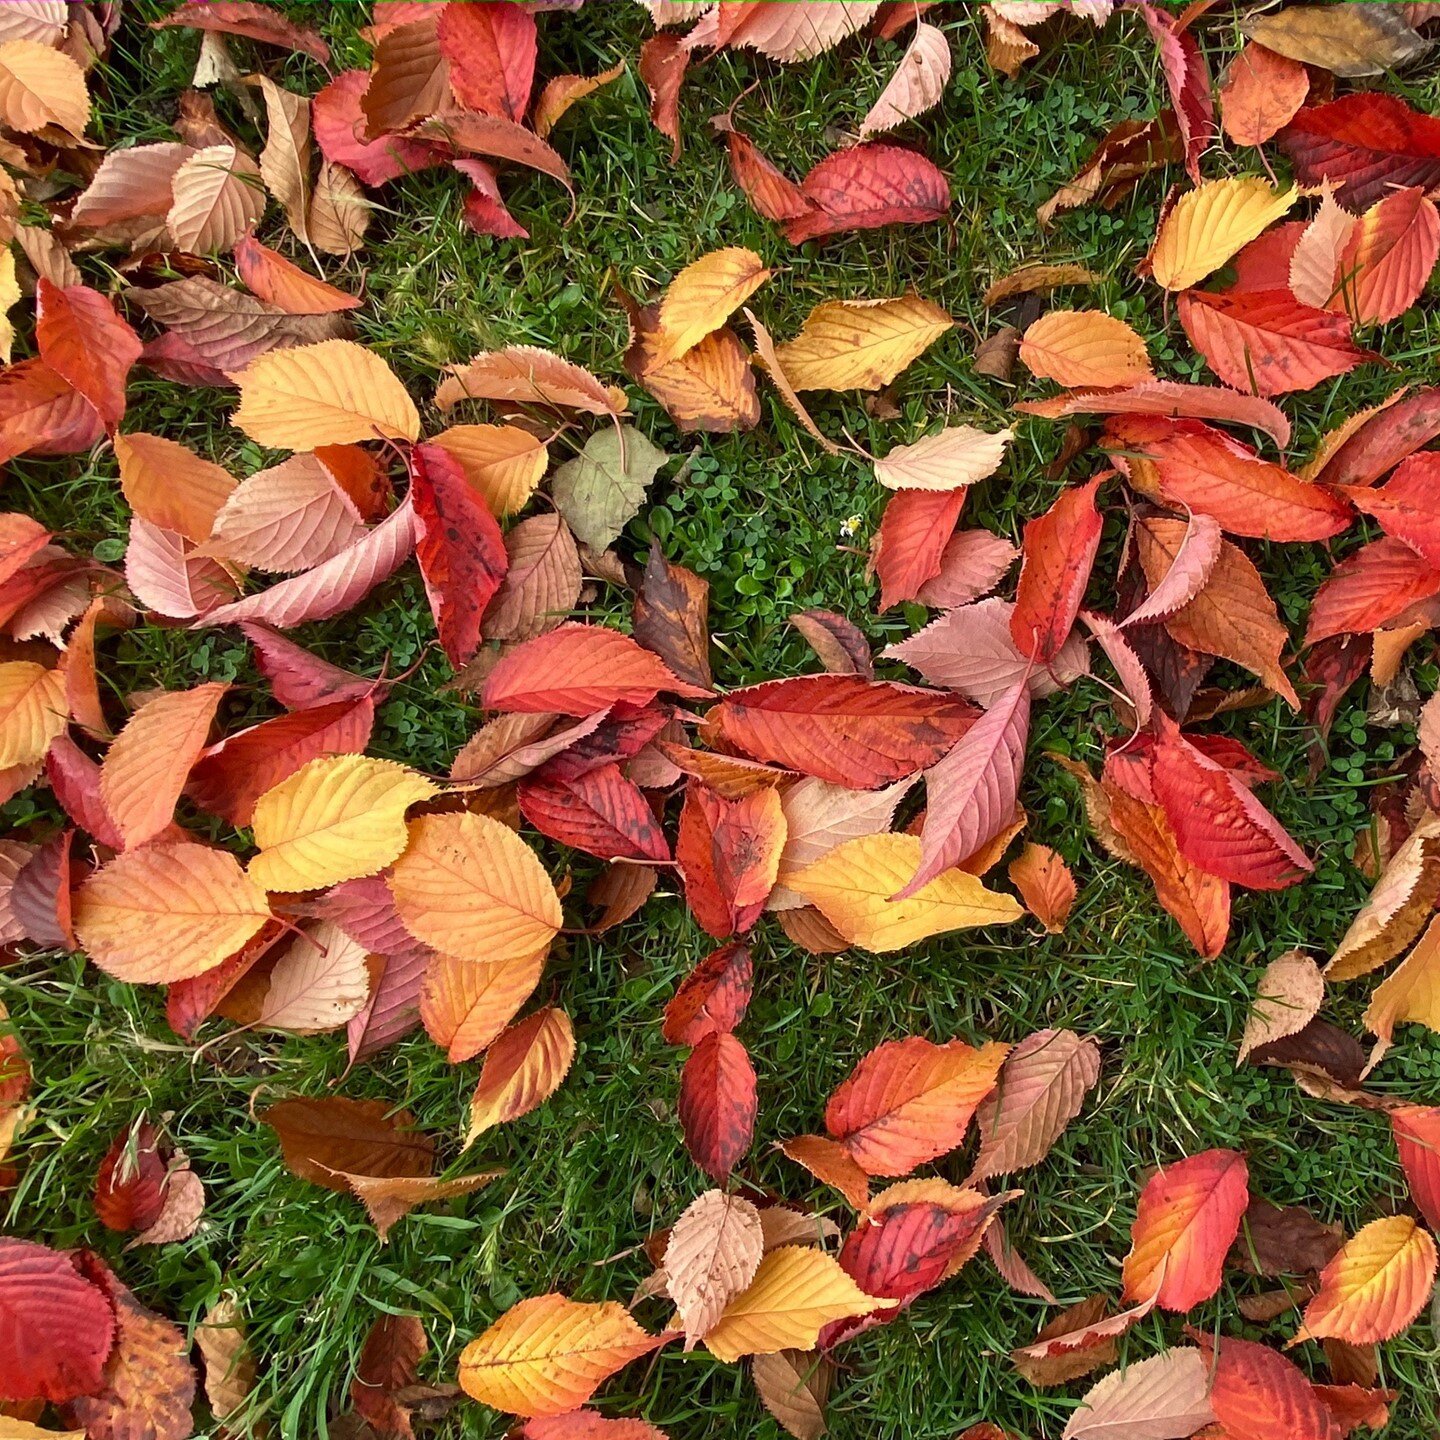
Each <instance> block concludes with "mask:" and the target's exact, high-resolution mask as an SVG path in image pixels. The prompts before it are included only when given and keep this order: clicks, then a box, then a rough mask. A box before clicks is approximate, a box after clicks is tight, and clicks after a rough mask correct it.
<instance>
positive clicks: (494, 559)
mask: <svg viewBox="0 0 1440 1440" xmlns="http://www.w3.org/2000/svg"><path fill="white" fill-rule="evenodd" d="M409 467H410V499H411V502H412V503H413V505H414V506H415V520H416V523H417V526H418V530H419V533H418V535H417V537H416V541H415V556H416V558H417V559H418V560H419V562H420V574H421V575H422V576H423V577H424V580H425V594H426V596H427V597H428V598H429V601H430V612H431V614H433V615H434V617H435V625H436V628H437V629H438V630H439V631H440V644H441V645H442V646H443V647H444V650H445V654H446V655H447V656H448V657H449V659H450V663H451V664H452V665H454V666H455V667H456V668H457V669H458V668H459V667H460V666H461V665H464V664H465V663H466V662H467V661H468V660H470V659H471V657H472V656H473V655H474V654H475V651H476V650H477V649H479V647H480V617H481V616H482V615H484V613H485V607H486V606H487V605H488V604H489V603H490V601H491V599H492V598H493V597H494V595H495V592H496V591H497V590H498V589H499V588H500V582H501V580H503V579H504V578H505V571H506V570H507V569H508V568H509V565H510V556H509V554H508V552H507V551H506V549H505V537H504V536H503V535H502V534H501V533H500V526H499V524H498V523H497V522H496V520H495V517H494V516H493V515H492V514H491V513H490V507H489V506H488V505H486V503H485V501H484V500H483V499H482V498H481V495H480V492H479V491H478V490H477V489H476V488H475V487H474V486H473V485H472V484H471V483H470V482H469V481H468V480H467V479H466V478H465V472H464V471H463V470H462V469H461V468H460V465H459V462H458V461H457V460H456V459H455V457H454V456H453V455H451V454H450V452H449V451H448V450H445V449H443V448H442V447H441V446H439V445H417V446H415V448H414V449H413V450H411V452H410V459H409Z"/></svg>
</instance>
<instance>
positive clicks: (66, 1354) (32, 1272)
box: [0, 1236, 115, 1401]
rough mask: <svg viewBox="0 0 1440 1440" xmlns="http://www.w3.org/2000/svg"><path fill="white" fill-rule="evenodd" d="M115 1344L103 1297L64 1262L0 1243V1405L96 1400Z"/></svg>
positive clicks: (56, 1255)
mask: <svg viewBox="0 0 1440 1440" xmlns="http://www.w3.org/2000/svg"><path fill="white" fill-rule="evenodd" d="M114 1343H115V1312H114V1309H113V1307H112V1306H111V1304H110V1301H109V1299H108V1297H107V1296H106V1295H105V1293H104V1291H102V1290H100V1289H99V1288H98V1287H97V1286H95V1285H92V1284H91V1283H90V1281H89V1280H87V1279H85V1278H84V1277H83V1276H82V1275H81V1274H80V1272H79V1270H78V1269H77V1268H76V1265H75V1262H74V1260H73V1259H72V1258H71V1257H70V1256H69V1255H65V1254H61V1253H60V1252H59V1251H55V1250H50V1249H47V1248H46V1247H45V1246H44V1245H36V1244H33V1243H32V1242H31V1241H29V1240H12V1239H10V1238H9V1237H8V1236H7V1237H0V1398H3V1399H6V1400H53V1401H65V1400H73V1399H75V1398H76V1397H77V1396H79V1395H90V1394H93V1393H94V1392H95V1391H97V1390H99V1389H100V1388H101V1387H102V1386H103V1385H104V1383H105V1361H106V1358H107V1357H108V1356H109V1354H110V1351H111V1348H112V1346H113V1345H114Z"/></svg>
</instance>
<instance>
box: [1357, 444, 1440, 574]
mask: <svg viewBox="0 0 1440 1440" xmlns="http://www.w3.org/2000/svg"><path fill="white" fill-rule="evenodd" d="M1340 493H1341V494H1343V495H1344V496H1345V498H1346V499H1347V500H1348V501H1349V502H1350V503H1351V504H1352V505H1353V506H1354V507H1355V508H1356V509H1357V510H1361V511H1363V512H1364V513H1365V514H1366V515H1370V516H1373V517H1374V518H1375V519H1376V520H1378V521H1379V522H1380V528H1381V529H1382V530H1383V531H1384V532H1385V533H1386V534H1387V535H1390V536H1392V537H1393V538H1394V539H1396V540H1403V541H1404V542H1405V543H1406V544H1407V545H1408V546H1409V547H1410V548H1411V549H1412V550H1414V551H1415V552H1416V554H1418V555H1420V556H1422V557H1423V558H1424V559H1425V560H1426V561H1427V563H1429V564H1430V565H1432V566H1435V567H1440V453H1437V452H1436V451H1433V450H1427V451H1425V452H1423V453H1421V454H1419V455H1412V456H1411V457H1410V458H1409V459H1408V460H1406V461H1404V462H1403V463H1402V464H1401V465H1400V467H1399V468H1398V469H1397V470H1396V471H1395V473H1394V474H1393V475H1392V476H1391V477H1390V479H1389V480H1388V481H1387V482H1386V483H1385V484H1384V485H1383V486H1381V487H1380V488H1379V489H1372V488H1371V487H1369V486H1365V485H1347V486H1345V487H1344V488H1343V489H1342V490H1341V492H1340Z"/></svg>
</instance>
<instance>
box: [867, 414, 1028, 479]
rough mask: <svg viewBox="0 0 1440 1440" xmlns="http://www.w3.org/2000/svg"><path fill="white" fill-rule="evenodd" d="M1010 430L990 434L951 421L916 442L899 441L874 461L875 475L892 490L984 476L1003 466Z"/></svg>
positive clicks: (1011, 437)
mask: <svg viewBox="0 0 1440 1440" xmlns="http://www.w3.org/2000/svg"><path fill="white" fill-rule="evenodd" d="M1014 438H1015V437H1014V435H1013V434H1012V432H1011V431H1009V430H999V431H996V432H995V433H994V434H991V433H989V432H987V431H984V430H977V429H975V428H974V427H973V426H970V425H949V426H947V427H946V428H945V429H943V430H941V431H939V432H938V433H936V434H934V435H927V436H925V437H924V438H923V439H921V440H917V441H915V443H914V444H913V445H897V446H895V447H893V448H892V449H891V450H890V452H889V453H888V454H887V455H886V456H885V457H884V458H883V459H881V460H877V461H876V462H875V478H876V479H877V480H878V481H879V482H880V483H881V484H882V485H884V486H886V487H887V488H888V489H891V490H954V489H956V488H958V487H960V486H963V485H973V484H975V482H976V481H978V480H984V479H985V478H986V477H987V476H990V475H993V474H994V473H995V471H996V470H998V469H999V468H1000V463H1001V461H1002V460H1003V459H1004V458H1005V448H1006V446H1007V445H1009V443H1010V441H1011V440H1013V439H1014Z"/></svg>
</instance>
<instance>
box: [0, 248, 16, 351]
mask: <svg viewBox="0 0 1440 1440" xmlns="http://www.w3.org/2000/svg"><path fill="white" fill-rule="evenodd" d="M19 299H20V282H19V281H18V280H17V279H16V278H15V252H14V251H13V250H12V249H10V247H9V246H8V245H7V246H6V247H5V249H4V250H0V365H8V364H9V363H10V352H11V350H12V349H13V348H14V345H15V326H14V325H13V324H12V323H11V321H10V307H11V306H12V305H14V304H15V303H16V301H18V300H19Z"/></svg>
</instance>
